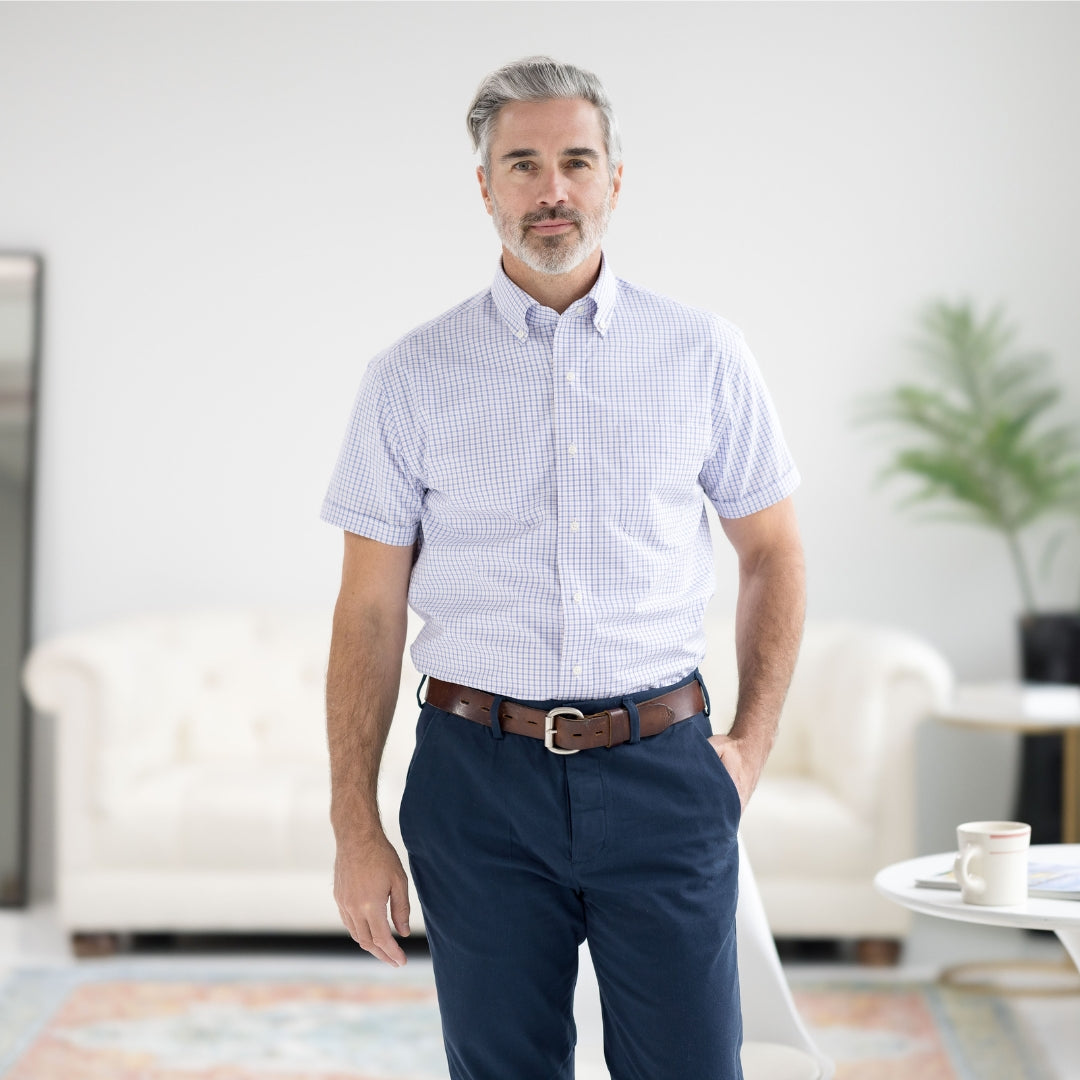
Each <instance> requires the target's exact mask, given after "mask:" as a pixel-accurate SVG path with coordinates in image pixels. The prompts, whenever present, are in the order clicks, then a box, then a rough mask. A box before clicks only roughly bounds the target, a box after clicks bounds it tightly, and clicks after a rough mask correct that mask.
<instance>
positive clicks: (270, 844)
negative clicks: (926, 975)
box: [24, 610, 950, 936]
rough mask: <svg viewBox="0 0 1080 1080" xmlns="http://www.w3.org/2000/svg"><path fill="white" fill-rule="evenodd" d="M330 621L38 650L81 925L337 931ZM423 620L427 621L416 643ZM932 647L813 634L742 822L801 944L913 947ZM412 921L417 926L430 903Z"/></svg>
mask: <svg viewBox="0 0 1080 1080" xmlns="http://www.w3.org/2000/svg"><path fill="white" fill-rule="evenodd" d="M329 626H330V615H329V612H325V613H312V612H295V613H287V612H280V611H279V612H270V611H237V610H222V611H193V612H183V613H176V614H167V615H165V614H163V615H146V616H141V617H132V618H129V619H125V620H122V621H118V622H114V623H111V624H106V625H103V626H99V627H96V628H93V629H90V630H87V631H85V632H82V633H77V634H70V635H65V636H64V637H59V638H56V639H54V640H52V641H49V642H44V643H42V644H40V645H39V646H38V647H37V648H36V649H35V650H34V651H33V653H32V655H31V657H30V658H29V660H28V662H27V666H26V669H25V675H24V681H25V685H26V687H27V691H28V693H29V695H30V698H31V700H32V701H33V703H34V705H35V706H36V707H37V708H38V709H39V710H40V711H43V712H46V713H52V714H55V716H56V717H57V723H58V730H57V739H56V745H57V752H58V775H57V779H56V788H57V797H58V803H59V805H58V814H57V859H58V868H57V890H58V897H59V902H60V910H61V917H62V920H63V922H64V923H65V925H66V926H67V927H68V928H69V929H72V930H87V931H88V930H95V929H105V930H115V929H120V930H137V929H231V928H243V929H262V928H267V929H282V930H289V929H295V930H329V929H336V928H337V927H338V925H339V921H338V914H337V909H336V906H335V905H334V903H333V900H332V898H331V895H330V883H331V873H332V860H333V844H332V837H331V833H330V829H329V825H328V820H327V812H328V804H329V786H328V767H327V759H326V743H325V734H324V724H323V679H324V676H325V666H326V656H327V652H328V645H329ZM416 629H417V626H416V625H415V624H412V625H411V626H410V640H411V638H412V637H413V636H414V634H415V631H416ZM707 632H708V636H709V642H710V648H709V658H708V660H707V661H706V663H705V664H704V665H703V671H704V674H705V677H706V681H707V683H708V685H709V688H710V692H711V697H712V705H713V724H714V727H715V729H716V730H724V729H725V728H726V726H727V724H728V723H729V722H730V717H731V715H732V713H733V709H734V701H735V693H736V679H735V660H734V640H733V629H732V626H731V623H730V621H729V620H727V619H724V618H716V617H713V616H710V617H709V620H708V623H707ZM419 679H420V675H419V673H418V672H416V671H415V670H414V669H413V668H412V665H411V664H410V663H409V662H408V657H406V661H405V664H404V668H403V674H402V680H401V693H400V698H399V703H398V709H397V713H396V716H395V723H394V725H393V727H392V730H391V735H390V739H389V742H388V745H387V750H386V753H385V755H384V762H383V771H382V775H381V778H380V802H381V805H382V807H383V820H384V825H385V827H386V830H387V833H388V835H389V836H390V838H391V840H392V841H393V842H394V843H396V844H397V845H398V846H399V848H400V835H399V833H398V828H397V803H398V799H399V798H400V794H401V791H402V789H403V787H404V782H405V773H406V770H407V768H408V763H409V757H410V754H411V748H412V735H413V728H414V725H415V720H416V714H417V709H416V702H415V691H416V686H417V684H418V682H419ZM949 682H950V676H949V671H948V668H947V666H946V664H945V663H944V661H943V660H942V659H941V657H940V656H939V655H938V654H937V653H935V652H934V651H933V650H932V649H931V648H930V647H929V646H927V645H926V644H924V643H922V642H920V641H917V640H915V639H913V638H911V637H909V636H907V635H904V634H901V633H898V632H896V631H892V630H886V629H882V628H878V627H872V626H867V625H859V624H854V623H828V624H826V623H817V624H814V623H811V624H810V625H809V626H808V627H807V631H806V636H805V641H804V645H803V651H802V656H801V659H800V663H799V668H798V671H797V673H796V677H795V680H794V682H793V685H792V688H791V692H790V695H789V698H788V703H787V706H786V708H785V711H784V717H783V721H782V725H781V734H780V738H779V740H778V742H777V745H776V748H775V751H774V753H773V756H772V758H771V759H770V763H769V766H768V769H767V770H766V775H765V777H764V778H763V780H762V783H761V786H760V788H759V789H758V792H757V794H756V795H755V797H754V800H753V801H752V803H751V805H750V807H749V810H748V811H747V814H746V817H745V819H744V822H743V827H742V834H743V839H744V842H745V844H746V846H747V849H748V850H749V852H750V854H751V856H752V858H753V862H754V866H755V871H756V876H757V881H758V885H759V887H760V890H761V894H762V897H763V899H764V902H765V907H766V910H767V912H768V916H769V922H770V924H771V925H772V929H773V931H774V933H776V934H778V935H790V936H900V935H902V934H903V933H904V930H905V927H906V925H907V917H906V915H905V913H904V910H903V909H902V908H900V907H899V906H898V905H892V904H888V903H887V902H885V901H883V900H881V899H879V898H878V897H877V896H876V894H875V893H874V891H873V887H872V878H873V874H874V872H875V871H876V870H877V869H878V868H879V867H880V866H882V865H884V864H885V863H888V862H891V861H895V860H898V859H901V858H906V857H909V856H911V855H913V854H914V853H915V845H914V823H915V809H914V764H913V746H914V728H915V725H916V724H917V723H918V721H919V719H920V718H921V717H922V716H923V715H925V714H926V712H927V711H928V710H929V709H930V708H931V707H932V706H933V705H935V704H940V703H941V702H943V701H944V699H945V697H946V695H947V693H948V690H949ZM414 916H415V917H414V920H413V921H414V926H422V923H421V921H420V914H419V910H418V908H416V907H414Z"/></svg>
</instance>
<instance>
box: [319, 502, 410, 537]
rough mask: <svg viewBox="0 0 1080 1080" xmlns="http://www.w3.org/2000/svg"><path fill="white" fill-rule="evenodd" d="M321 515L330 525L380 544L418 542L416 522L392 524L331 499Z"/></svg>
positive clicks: (324, 506)
mask: <svg viewBox="0 0 1080 1080" xmlns="http://www.w3.org/2000/svg"><path fill="white" fill-rule="evenodd" d="M319 517H320V518H322V520H323V521H325V522H326V523H327V524H328V525H336V526H337V527H338V528H341V529H344V530H345V531H346V532H351V533H356V534H358V535H359V536H366V537H367V538H368V539H369V540H377V541H378V542H379V543H380V544H391V545H393V546H394V547H408V546H410V545H411V544H414V543H415V542H416V534H417V531H418V530H417V526H416V525H415V524H413V525H391V524H390V523H389V522H386V521H380V520H379V519H378V518H374V517H371V516H369V515H367V514H358V513H356V512H355V511H352V510H349V509H348V507H345V506H342V505H341V504H340V503H336V502H332V501H330V500H327V501H326V502H324V503H323V506H322V510H321V511H320V512H319Z"/></svg>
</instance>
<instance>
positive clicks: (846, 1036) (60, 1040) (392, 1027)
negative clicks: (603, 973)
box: [0, 960, 1054, 1080]
mask: <svg viewBox="0 0 1080 1080" xmlns="http://www.w3.org/2000/svg"><path fill="white" fill-rule="evenodd" d="M794 993H795V998H796V1001H797V1003H798V1006H799V1009H800V1012H801V1013H802V1016H803V1018H804V1020H805V1021H806V1022H807V1024H808V1026H809V1027H810V1029H811V1031H812V1032H813V1035H814V1037H815V1039H816V1040H817V1041H818V1043H819V1045H820V1046H821V1049H822V1050H823V1051H824V1052H825V1053H826V1054H828V1055H829V1056H830V1057H831V1058H833V1060H834V1061H835V1062H836V1063H837V1073H836V1080H910V1078H912V1077H918V1080H1054V1077H1053V1073H1052V1072H1051V1071H1049V1070H1048V1068H1047V1067H1046V1065H1045V1063H1044V1062H1043V1061H1042V1060H1041V1058H1040V1056H1039V1054H1038V1052H1037V1051H1036V1050H1035V1049H1034V1048H1033V1046H1032V1045H1031V1042H1030V1040H1029V1039H1028V1038H1027V1036H1026V1034H1025V1031H1024V1029H1023V1027H1022V1024H1021V1023H1020V1021H1019V1020H1018V1019H1017V1018H1016V1016H1015V1015H1014V1014H1013V1012H1012V1010H1011V1009H1010V1008H1009V1007H1008V1005H1007V1003H1005V1002H1004V1001H1002V1000H1001V999H998V998H994V997H988V996H983V995H975V994H966V993H963V992H960V991H955V990H947V989H943V988H939V987H937V986H935V985H932V984H925V983H895V984H894V983H882V982H877V981H875V982H866V983H859V982H857V981H854V980H850V979H844V980H840V981H817V982H812V983H801V982H799V981H798V980H795V988H794ZM584 1072H585V1070H583V1075H584ZM590 1075H592V1074H591V1073H590ZM0 1077H3V1078H4V1080H446V1077H447V1071H446V1062H445V1058H444V1057H443V1050H442V1040H441V1035H440V1030H439V1016H438V1008H437V1005H436V1000H435V990H434V984H433V980H432V976H431V968H430V965H429V964H427V963H425V962H424V961H420V962H416V961H415V960H413V961H410V963H409V965H408V967H406V968H405V969H403V970H400V971H392V970H390V969H384V968H382V967H379V966H377V965H375V964H374V963H367V962H364V961H358V962H353V963H350V964H348V965H345V964H339V965H337V966H329V967H328V966H326V965H322V966H319V965H317V964H315V965H312V966H310V967H309V968H308V969H304V967H303V966H302V965H301V966H299V967H296V966H295V965H294V966H293V967H292V968H276V967H275V966H273V965H272V964H259V965H255V966H251V965H243V964H235V963H234V964H232V965H229V964H217V965H213V964H210V965H202V966H200V965H198V964H192V963H191V962H187V963H180V964H172V963H168V962H162V961H148V960H128V961H103V962H83V963H80V964H78V965H75V966H73V967H70V968H63V967H61V968H41V969H32V970H23V971H17V972H15V973H13V974H12V975H10V976H8V978H7V979H6V980H5V981H2V982H0Z"/></svg>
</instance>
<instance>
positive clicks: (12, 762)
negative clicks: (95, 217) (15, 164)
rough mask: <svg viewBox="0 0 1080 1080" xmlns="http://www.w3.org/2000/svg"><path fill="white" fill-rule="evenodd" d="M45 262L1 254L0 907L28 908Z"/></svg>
mask: <svg viewBox="0 0 1080 1080" xmlns="http://www.w3.org/2000/svg"><path fill="white" fill-rule="evenodd" d="M41 273H42V267H41V260H40V259H38V258H36V257H35V256H32V255H19V254H5V253H3V252H0V904H4V905H16V904H23V903H25V902H26V894H27V834H28V822H27V811H28V807H29V792H28V790H27V785H28V784H29V779H30V776H29V738H30V725H29V715H30V714H29V708H28V706H27V703H26V700H25V698H24V697H23V694H22V690H21V688H20V685H19V669H20V668H21V666H22V662H23V659H24V657H25V656H26V651H27V648H28V647H29V625H30V582H31V574H30V553H31V543H30V539H31V524H32V516H33V472H34V403H35V399H36V387H37V371H38V352H39V347H38V346H39V338H40V326H41Z"/></svg>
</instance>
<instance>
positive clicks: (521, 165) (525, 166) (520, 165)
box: [510, 161, 535, 172]
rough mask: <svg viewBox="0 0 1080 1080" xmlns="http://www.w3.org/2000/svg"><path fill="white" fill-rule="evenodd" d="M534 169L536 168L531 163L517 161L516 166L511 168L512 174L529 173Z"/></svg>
mask: <svg viewBox="0 0 1080 1080" xmlns="http://www.w3.org/2000/svg"><path fill="white" fill-rule="evenodd" d="M533 168H535V166H534V165H533V163H532V162H531V161H515V162H514V164H513V165H511V166H510V170H511V171H512V172H529V171H530V170H531V169H533Z"/></svg>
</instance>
